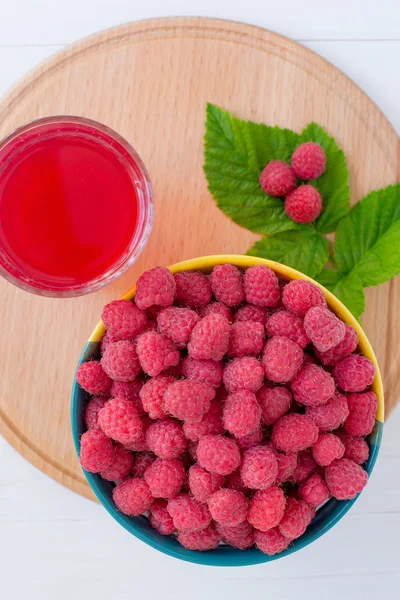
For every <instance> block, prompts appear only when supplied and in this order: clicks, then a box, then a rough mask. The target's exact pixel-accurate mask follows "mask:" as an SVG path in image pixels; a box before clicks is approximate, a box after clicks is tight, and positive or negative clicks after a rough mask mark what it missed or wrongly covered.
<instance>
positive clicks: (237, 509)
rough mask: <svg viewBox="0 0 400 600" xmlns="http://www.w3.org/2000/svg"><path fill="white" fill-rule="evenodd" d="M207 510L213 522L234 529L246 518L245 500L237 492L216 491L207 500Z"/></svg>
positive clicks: (229, 490) (228, 490)
mask: <svg viewBox="0 0 400 600" xmlns="http://www.w3.org/2000/svg"><path fill="white" fill-rule="evenodd" d="M208 508H209V509H210V513H211V516H212V518H213V519H214V521H216V522H217V523H220V524H221V525H226V526H228V527H235V526H236V525H239V524H240V523H243V521H245V520H246V517H247V499H246V497H245V496H244V495H243V494H242V493H241V492H238V491H237V490H231V489H226V488H225V489H221V490H217V491H216V492H214V493H213V494H212V496H210V498H209V499H208Z"/></svg>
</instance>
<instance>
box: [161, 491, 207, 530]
mask: <svg viewBox="0 0 400 600" xmlns="http://www.w3.org/2000/svg"><path fill="white" fill-rule="evenodd" d="M167 510H168V512H169V514H170V515H171V517H172V520H173V522H174V525H175V527H176V529H177V530H178V531H179V532H181V531H185V532H190V531H200V530H201V529H205V528H206V527H208V526H209V525H210V523H211V521H212V517H211V514H210V511H209V509H208V506H207V504H202V503H201V502H198V501H197V500H196V499H195V498H192V496H190V495H189V494H178V495H177V496H175V498H172V499H170V500H168V505H167Z"/></svg>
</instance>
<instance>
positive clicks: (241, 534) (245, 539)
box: [215, 521, 254, 550]
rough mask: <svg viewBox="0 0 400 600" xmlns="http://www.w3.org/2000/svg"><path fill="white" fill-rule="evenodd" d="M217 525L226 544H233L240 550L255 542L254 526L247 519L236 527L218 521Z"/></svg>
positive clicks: (249, 546)
mask: <svg viewBox="0 0 400 600" xmlns="http://www.w3.org/2000/svg"><path fill="white" fill-rule="evenodd" d="M215 527H216V528H217V531H218V533H219V535H220V536H221V539H222V541H223V542H224V543H225V544H229V546H233V547H234V548H238V549H239V550H246V549H247V548H251V546H253V544H254V532H253V528H252V526H251V525H250V523H248V522H247V521H243V523H239V525H235V526H234V527H228V526H227V525H221V524H220V523H216V524H215Z"/></svg>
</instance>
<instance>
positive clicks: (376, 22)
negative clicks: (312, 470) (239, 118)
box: [0, 0, 400, 600]
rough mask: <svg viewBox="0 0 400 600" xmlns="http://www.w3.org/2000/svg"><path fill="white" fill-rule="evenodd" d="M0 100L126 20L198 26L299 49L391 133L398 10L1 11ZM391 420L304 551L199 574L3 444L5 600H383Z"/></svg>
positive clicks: (67, 4)
mask: <svg viewBox="0 0 400 600" xmlns="http://www.w3.org/2000/svg"><path fill="white" fill-rule="evenodd" d="M0 8H1V19H0V93H4V92H5V91H6V89H7V88H8V87H9V86H10V85H12V84H13V83H14V82H16V81H17V80H18V78H19V77H21V76H22V75H23V74H24V73H25V72H26V71H27V70H29V69H30V68H32V67H33V66H34V65H35V64H37V63H38V62H40V61H41V60H43V59H44V58H46V57H47V56H49V55H50V54H52V53H53V52H55V51H57V50H58V49H60V48H62V47H63V46H64V45H65V44H66V43H70V42H72V41H74V40H76V39H78V38H80V37H82V36H84V35H88V34H91V33H94V32H95V31H97V30H99V29H102V28H106V27H110V26H113V25H117V24H120V23H123V22H126V21H129V20H136V19H141V18H148V17H156V16H165V15H178V14H179V15H203V16H212V17H220V18H221V17H222V18H231V19H237V20H242V21H246V22H248V23H253V24H255V25H260V26H263V27H267V28H270V29H273V30H275V31H278V32H279V33H283V34H284V35H288V36H290V37H292V38H294V39H297V40H300V41H302V42H303V43H305V45H307V46H308V47H309V48H311V49H312V50H314V51H315V52H318V53H319V54H321V55H322V56H324V57H325V58H327V59H328V60H330V61H331V62H332V63H334V64H335V65H337V66H338V67H339V68H340V69H341V70H342V71H344V72H345V73H346V74H347V75H349V76H350V77H351V78H352V79H354V81H356V82H357V83H358V84H359V85H360V86H361V87H362V88H363V89H364V90H365V91H366V92H367V93H368V94H369V95H370V96H371V97H372V99H373V100H374V101H375V102H376V104H377V105H378V106H379V107H380V108H381V109H382V110H383V111H384V112H385V114H386V115H387V116H388V117H389V119H390V120H391V121H392V123H393V125H394V126H395V128H396V129H397V131H398V132H399V133H400V110H399V108H398V106H399V97H400V77H399V75H398V64H399V58H400V4H399V3H398V2H396V0H391V1H390V0H380V1H379V2H376V1H371V0H364V1H363V0H352V1H349V0H336V1H335V2H324V0H303V1H302V2H298V1H297V0H280V1H277V0H274V1H271V0H264V1H263V2H261V1H260V0H247V1H246V2H240V1H239V0H229V1H228V0H201V1H200V0H191V1H188V0H169V2H163V1H162V0H147V1H146V2H142V3H139V2H137V1H135V0H113V1H112V2H111V1H110V0H57V1H56V2H55V1H54V0H34V1H32V0H13V1H12V2H8V1H6V0H0ZM399 430H400V410H399V409H398V410H397V411H396V412H395V413H394V415H393V416H392V417H391V419H390V421H389V422H388V423H387V425H386V426H385V434H384V441H383V445H382V450H381V455H380V458H379V460H378V463H377V466H376V468H375V471H374V473H373V476H372V478H371V481H370V483H369V485H368V487H367V489H366V490H365V492H364V493H363V494H362V496H361V498H360V499H359V501H358V502H357V503H356V505H355V506H354V508H353V510H352V511H351V512H350V513H349V514H348V515H347V516H346V517H345V518H344V519H343V520H342V521H341V522H340V523H339V524H338V525H337V526H336V527H335V528H334V529H333V530H331V531H330V532H329V533H328V534H327V535H325V536H324V537H323V538H321V539H320V540H319V541H318V542H316V543H315V544H314V545H312V546H310V547H308V548H306V549H304V550H303V551H302V552H300V553H297V554H295V555H292V556H290V557H288V558H286V559H284V560H281V561H276V562H274V563H271V564H269V565H261V566H257V567H248V568H241V569H217V568H208V567H200V566H195V565H190V564H186V563H182V562H180V561H176V560H174V559H171V558H169V557H166V556H164V555H162V554H159V553H157V552H155V551H154V550H152V549H150V548H148V547H147V546H145V545H144V544H142V543H141V542H139V541H137V540H135V539H134V538H133V537H131V536H130V535H129V534H128V533H126V532H125V531H124V530H122V529H121V528H120V527H119V526H118V525H117V524H116V523H114V522H113V521H112V519H111V518H110V517H109V516H108V515H107V514H106V513H105V511H104V510H103V509H102V508H101V507H100V506H98V505H95V504H94V503H92V502H90V501H88V500H85V499H84V498H81V497H79V496H77V495H75V494H73V493H72V492H69V491H68V490H66V489H64V488H63V487H61V486H60V485H58V484H57V483H55V482H54V481H52V480H51V479H49V478H47V477H46V476H44V475H43V474H42V473H41V472H39V471H37V470H36V469H35V468H34V467H32V466H31V465H30V464H29V463H27V462H26V461H25V460H24V459H22V458H21V457H20V456H19V455H18V454H17V453H16V452H15V451H14V450H13V449H12V448H10V446H9V445H8V444H7V443H6V442H5V441H4V440H1V439H0V565H1V569H0V571H1V597H4V598H8V599H10V600H14V599H17V600H20V599H21V600H22V599H23V598H25V597H29V598H30V600H39V599H40V600H48V599H49V600H50V599H53V598H57V599H58V600H70V599H72V598H77V599H81V598H82V599H83V598H87V597H90V598H96V600H106V599H108V598H112V599H113V600H120V599H124V600H125V599H128V598H129V599H130V598H140V597H143V596H145V597H146V598H147V599H149V600H155V599H156V598H158V597H163V598H166V599H170V598H171V599H172V598H174V599H175V600H181V599H183V598H185V597H187V596H189V597H190V598H192V599H194V600H197V599H204V598H209V599H210V600H214V599H215V600H216V599H217V598H221V597H223V598H232V599H236V598H237V599H238V600H239V599H242V598H243V596H244V595H246V596H253V597H255V596H262V597H265V598H268V599H270V600H288V599H290V598H294V597H296V598H298V599H299V600H303V599H304V600H314V599H315V600H320V599H322V598H323V599H324V600H333V599H336V598H342V599H345V600H346V599H351V600H358V599H363V600H370V599H371V600H372V599H374V598H376V597H377V596H379V598H380V600H389V599H390V600H392V599H393V598H397V597H398V594H399V592H398V590H399V585H400V565H399V550H398V539H399V536H400V479H399V476H398V474H399V473H400V448H399V444H398V431H399Z"/></svg>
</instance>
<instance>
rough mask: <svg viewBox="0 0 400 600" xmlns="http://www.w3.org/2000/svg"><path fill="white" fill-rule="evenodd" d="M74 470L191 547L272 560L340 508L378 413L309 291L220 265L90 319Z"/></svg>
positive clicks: (365, 364) (141, 286)
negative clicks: (93, 352)
mask: <svg viewBox="0 0 400 600" xmlns="http://www.w3.org/2000/svg"><path fill="white" fill-rule="evenodd" d="M102 319H103V322H104V325H105V327H106V330H107V331H106V334H105V335H104V337H103V339H102V341H101V358H100V360H91V361H89V362H86V363H83V364H81V365H80V367H79V368H78V371H77V375H76V377H77V381H78V383H79V384H80V386H81V387H82V388H83V389H84V390H85V391H86V392H87V393H88V394H89V397H88V401H87V404H86V407H85V415H84V417H85V422H86V426H87V431H86V433H84V434H83V435H82V438H81V452H80V462H81V465H82V467H83V468H84V469H86V470H87V471H90V472H92V473H99V474H100V476H101V477H103V478H104V479H105V480H107V481H111V482H113V483H114V485H115V487H114V488H113V492H112V494H113V499H114V502H115V505H116V507H117V508H118V510H120V511H121V512H123V513H124V514H126V515H129V516H132V517H134V516H138V515H141V514H144V515H146V516H147V517H148V519H149V522H150V524H151V525H152V527H154V528H155V529H156V530H157V531H158V532H159V533H160V534H161V535H173V536H175V537H176V539H177V540H178V541H179V542H180V543H181V544H182V545H183V546H184V547H185V548H188V549H191V550H212V549H214V548H216V547H217V546H218V545H219V544H221V543H223V544H229V545H231V546H233V547H235V548H239V549H241V550H245V549H247V548H250V547H251V546H253V545H255V546H256V547H257V548H259V549H260V550H261V551H262V552H264V553H266V554H269V555H273V554H276V553H279V552H282V551H283V550H285V549H286V548H287V547H288V546H289V544H290V543H291V542H292V541H293V540H295V539H296V538H298V537H300V536H301V535H302V534H303V533H304V532H305V530H306V528H307V527H308V525H309V524H310V523H311V521H312V519H313V517H314V515H315V512H316V509H317V508H318V507H320V506H321V505H322V504H324V503H325V502H326V501H327V500H328V499H329V498H331V497H333V498H336V499H337V500H346V499H351V498H354V497H355V496H356V495H357V494H358V493H359V492H361V490H362V489H363V487H364V486H365V484H366V482H367V478H368V475H367V472H366V471H365V470H364V469H363V467H362V465H363V463H365V461H366V460H367V459H368V456H369V446H368V443H367V441H366V439H365V438H366V436H368V435H369V434H370V433H371V431H372V429H373V427H374V424H375V416H376V411H377V406H378V400H377V397H376V396H375V394H374V393H373V392H372V391H371V389H370V386H371V384H372V382H373V380H374V376H375V368H374V366H373V364H372V363H371V361H370V360H368V359H367V358H365V357H364V356H362V355H361V354H360V352H359V350H358V336H357V333H356V331H355V330H354V329H353V328H352V327H351V326H350V325H347V324H345V323H343V322H342V321H341V320H340V319H338V318H337V316H336V315H335V314H334V313H333V312H331V311H330V310H329V309H328V307H327V304H326V300H325V297H324V294H323V293H322V291H321V290H320V289H319V288H318V287H317V286H316V285H314V284H312V283H310V282H308V281H301V280H299V281H297V280H293V281H290V282H289V283H286V282H284V281H280V280H278V278H277V276H276V275H275V273H274V272H273V271H272V270H271V269H270V268H269V267H267V266H265V265H258V266H254V267H251V268H249V269H247V270H245V271H244V272H242V271H240V270H239V269H238V268H237V267H235V266H233V265H231V264H223V265H218V266H216V267H214V269H213V271H212V273H211V274H210V275H209V276H206V275H204V274H202V273H199V272H194V271H192V272H189V271H185V272H181V273H177V274H176V275H172V274H171V273H170V271H168V270H167V269H165V268H163V267H155V268H154V269H152V270H150V271H148V272H146V273H144V274H143V275H142V276H141V277H140V278H139V280H138V282H137V286H136V295H135V299H134V301H133V302H130V301H127V300H116V301H114V302H111V303H110V304H108V305H107V306H106V307H105V308H104V310H103V313H102Z"/></svg>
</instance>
